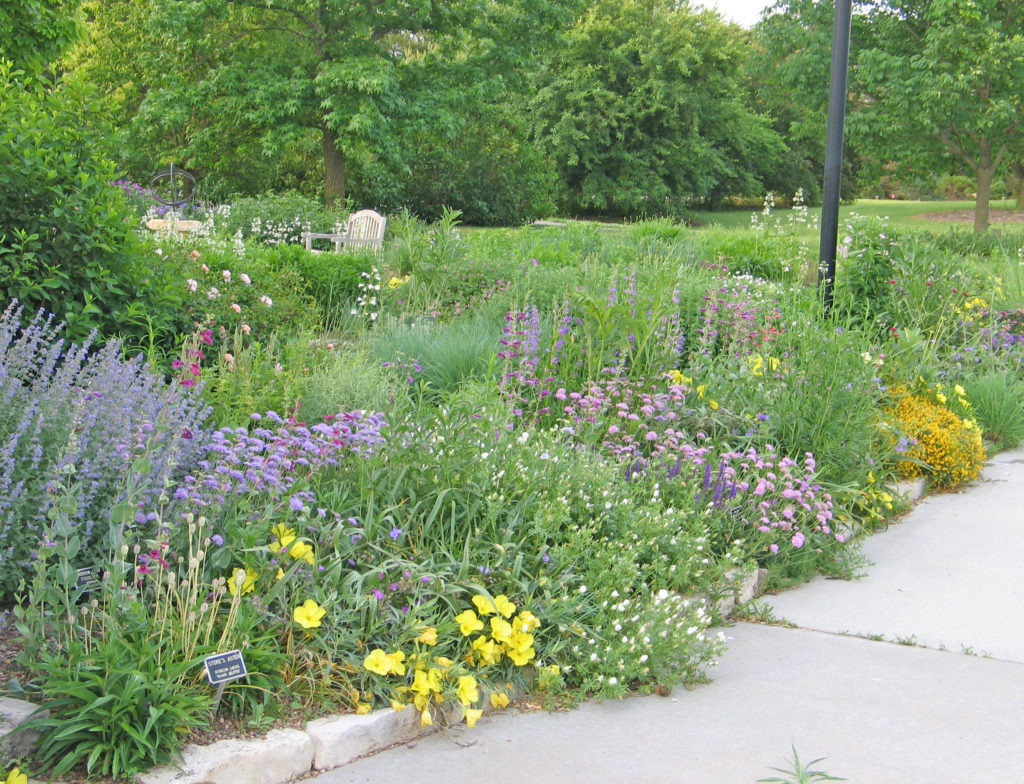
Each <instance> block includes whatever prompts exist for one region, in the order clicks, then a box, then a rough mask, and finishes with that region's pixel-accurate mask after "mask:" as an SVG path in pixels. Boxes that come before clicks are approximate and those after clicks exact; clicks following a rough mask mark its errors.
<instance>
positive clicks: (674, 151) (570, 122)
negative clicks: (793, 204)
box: [532, 0, 783, 215]
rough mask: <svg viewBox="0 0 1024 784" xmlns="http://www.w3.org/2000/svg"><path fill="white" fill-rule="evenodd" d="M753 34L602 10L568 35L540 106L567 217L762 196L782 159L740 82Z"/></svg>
mask: <svg viewBox="0 0 1024 784" xmlns="http://www.w3.org/2000/svg"><path fill="white" fill-rule="evenodd" d="M744 45H745V34H744V33H743V31H741V30H740V28H738V27H735V26H732V25H727V24H725V23H724V22H722V20H721V18H720V17H719V16H718V15H717V14H715V13H713V12H708V11H694V10H692V9H690V8H689V7H688V6H687V5H686V4H685V3H684V4H679V3H677V2H674V1H673V0H624V1H619V0H599V1H598V2H597V3H594V4H592V5H591V6H590V7H589V8H588V9H587V11H586V12H585V13H584V14H583V15H582V17H581V18H580V19H579V21H578V22H577V23H576V25H575V26H574V27H573V28H572V29H571V30H570V31H569V33H568V35H567V41H566V44H565V46H564V47H562V48H561V49H560V50H559V51H558V53H557V54H556V55H555V57H554V58H553V59H552V62H551V63H550V65H549V67H548V68H547V69H545V71H544V75H543V77H542V78H541V79H540V82H539V88H538V90H537V95H536V98H535V100H534V101H533V103H532V109H533V112H534V118H535V134H536V138H538V139H539V140H541V142H542V143H543V144H545V145H546V146H547V149H548V150H549V151H550V153H551V155H552V157H553V158H554V160H555V161H556V163H557V165H558V167H559V170H560V172H561V174H562V180H563V184H564V187H565V189H566V195H565V202H566V206H567V207H568V208H570V209H574V210H577V211H580V212H583V213H594V212H610V213H615V214H620V215H637V214H659V213H665V212H678V211H680V210H681V209H682V208H684V207H685V205H687V204H692V203H699V202H713V201H716V200H718V199H720V198H721V197H723V196H726V195H730V194H735V193H751V192H754V191H756V190H758V189H759V188H760V180H761V177H762V175H763V174H764V172H765V171H767V169H768V168H769V167H770V166H771V165H772V163H773V162H775V161H777V160H778V159H779V158H780V156H781V154H782V151H783V145H782V142H781V140H780V139H779V137H778V135H777V134H775V133H774V132H773V131H772V130H771V129H770V128H769V127H768V122H767V120H766V119H765V118H763V117H761V116H760V115H757V114H755V113H754V112H752V111H751V110H750V109H748V108H747V106H746V104H745V101H744V96H743V92H742V89H741V87H740V82H739V63H740V59H741V52H742V48H743V46H744Z"/></svg>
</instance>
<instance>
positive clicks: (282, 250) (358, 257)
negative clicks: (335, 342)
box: [262, 245, 373, 325]
mask: <svg viewBox="0 0 1024 784" xmlns="http://www.w3.org/2000/svg"><path fill="white" fill-rule="evenodd" d="M331 250H332V251H333V247H332V248H331ZM262 255H263V256H264V257H265V258H267V259H268V260H270V263H271V265H272V266H274V267H275V268H285V269H287V268H291V269H295V270H297V271H298V273H299V276H300V277H301V279H302V282H303V285H304V288H305V291H306V293H307V294H309V296H311V297H312V298H313V300H314V301H315V302H316V305H317V308H318V309H319V311H320V313H321V314H322V317H323V321H324V323H325V324H328V325H332V324H334V323H336V322H337V321H338V320H339V319H341V318H342V317H343V316H344V315H345V314H346V313H348V312H349V308H350V306H351V303H352V302H353V301H354V300H355V299H356V297H358V296H359V284H360V282H361V281H362V280H363V278H362V275H363V273H368V272H369V271H370V268H371V267H372V266H373V256H372V254H370V253H367V252H366V251H345V250H344V249H343V250H342V252H341V253H333V252H331V253H310V252H309V251H307V250H306V249H305V248H304V247H302V246H299V245H278V246H276V247H274V248H268V249H266V250H265V251H263V253H262Z"/></svg>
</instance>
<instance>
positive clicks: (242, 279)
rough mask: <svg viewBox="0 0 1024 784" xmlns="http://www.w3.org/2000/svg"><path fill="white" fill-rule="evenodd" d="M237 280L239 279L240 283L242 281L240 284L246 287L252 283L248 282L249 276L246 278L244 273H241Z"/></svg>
mask: <svg viewBox="0 0 1024 784" xmlns="http://www.w3.org/2000/svg"><path fill="white" fill-rule="evenodd" d="M238 278H239V280H241V281H242V283H244V284H245V285H246V286H248V285H249V284H250V283H252V281H251V280H249V276H248V275H246V274H245V273H244V272H243V273H242V274H241V275H239V276H238Z"/></svg>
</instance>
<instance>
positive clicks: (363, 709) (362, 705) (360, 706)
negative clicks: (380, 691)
mask: <svg viewBox="0 0 1024 784" xmlns="http://www.w3.org/2000/svg"><path fill="white" fill-rule="evenodd" d="M371 710H373V706H372V705H370V703H368V702H357V703H356V714H357V715H358V716H365V715H366V714H367V713H369V712H370V711H371Z"/></svg>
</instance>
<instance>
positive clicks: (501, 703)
mask: <svg viewBox="0 0 1024 784" xmlns="http://www.w3.org/2000/svg"><path fill="white" fill-rule="evenodd" d="M490 698H491V705H493V706H494V707H495V708H507V707H508V703H509V699H508V695H507V694H505V692H503V691H492V692H491V693H490Z"/></svg>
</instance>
